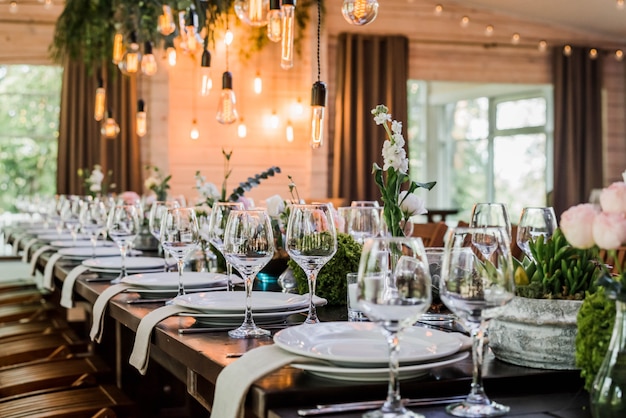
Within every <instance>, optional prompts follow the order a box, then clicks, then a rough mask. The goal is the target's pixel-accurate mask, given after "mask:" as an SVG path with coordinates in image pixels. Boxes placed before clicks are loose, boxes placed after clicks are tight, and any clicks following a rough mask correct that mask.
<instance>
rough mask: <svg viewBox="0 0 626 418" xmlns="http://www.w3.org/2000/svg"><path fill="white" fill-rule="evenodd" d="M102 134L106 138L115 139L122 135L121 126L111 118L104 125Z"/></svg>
mask: <svg viewBox="0 0 626 418" xmlns="http://www.w3.org/2000/svg"><path fill="white" fill-rule="evenodd" d="M100 133H101V134H102V136H104V137H105V138H115V137H116V136H117V135H118V134H119V133H120V125H118V124H117V122H115V119H113V118H112V117H110V116H109V117H107V119H106V122H104V124H103V125H102V128H101V129H100Z"/></svg>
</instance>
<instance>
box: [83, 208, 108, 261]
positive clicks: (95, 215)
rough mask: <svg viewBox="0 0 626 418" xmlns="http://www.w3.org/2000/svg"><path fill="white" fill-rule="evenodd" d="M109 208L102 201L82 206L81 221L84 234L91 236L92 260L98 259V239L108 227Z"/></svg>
mask: <svg viewBox="0 0 626 418" xmlns="http://www.w3.org/2000/svg"><path fill="white" fill-rule="evenodd" d="M107 216H108V212H107V207H106V205H105V204H104V202H102V201H101V200H97V199H96V200H94V201H92V202H88V203H85V204H83V205H82V208H81V211H80V215H79V220H80V227H81V230H82V231H83V232H85V233H86V234H88V235H89V239H90V240H91V247H92V254H91V258H96V247H97V245H98V237H99V236H100V234H102V232H103V231H104V230H106V227H107Z"/></svg>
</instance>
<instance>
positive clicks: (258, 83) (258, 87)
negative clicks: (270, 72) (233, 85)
mask: <svg viewBox="0 0 626 418" xmlns="http://www.w3.org/2000/svg"><path fill="white" fill-rule="evenodd" d="M254 92H255V93H256V94H261V93H262V92H263V79H262V78H261V74H259V73H256V77H254Z"/></svg>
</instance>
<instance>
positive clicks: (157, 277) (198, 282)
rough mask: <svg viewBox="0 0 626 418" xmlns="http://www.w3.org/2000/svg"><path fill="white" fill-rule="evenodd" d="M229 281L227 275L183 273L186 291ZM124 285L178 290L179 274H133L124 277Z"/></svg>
mask: <svg viewBox="0 0 626 418" xmlns="http://www.w3.org/2000/svg"><path fill="white" fill-rule="evenodd" d="M118 253H119V251H118ZM227 281H228V276H227V275H225V274H219V273H201V272H195V271H185V272H183V285H184V286H185V289H187V288H189V289H192V288H197V287H211V286H218V285H225V284H226V282H227ZM122 283H127V284H131V285H133V286H141V287H142V288H144V287H145V288H147V289H153V290H157V289H161V290H163V289H167V290H170V289H178V272H174V273H166V272H162V273H140V274H133V275H131V276H126V277H124V278H123V279H122ZM142 291H143V289H142Z"/></svg>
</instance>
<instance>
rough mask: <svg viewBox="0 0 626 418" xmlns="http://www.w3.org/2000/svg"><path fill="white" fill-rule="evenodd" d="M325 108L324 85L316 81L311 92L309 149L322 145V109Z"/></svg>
mask: <svg viewBox="0 0 626 418" xmlns="http://www.w3.org/2000/svg"><path fill="white" fill-rule="evenodd" d="M325 107H326V84H324V83H323V82H321V81H316V82H315V83H314V84H313V88H312V90H311V147H312V148H320V147H321V146H322V145H323V143H324V108H325Z"/></svg>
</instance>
